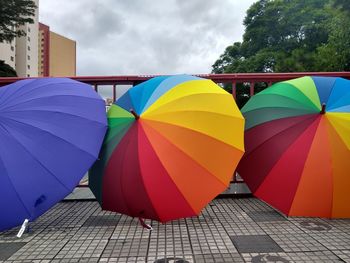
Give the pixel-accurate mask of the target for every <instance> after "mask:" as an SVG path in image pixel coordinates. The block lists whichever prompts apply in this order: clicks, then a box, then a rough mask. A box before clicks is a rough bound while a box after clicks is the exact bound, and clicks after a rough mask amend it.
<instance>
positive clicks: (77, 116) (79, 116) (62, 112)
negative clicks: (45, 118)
mask: <svg viewBox="0 0 350 263" xmlns="http://www.w3.org/2000/svg"><path fill="white" fill-rule="evenodd" d="M31 111H33V112H38V111H40V112H51V113H59V114H64V115H69V116H73V117H76V118H81V119H85V120H87V121H91V122H95V123H98V124H102V125H104V126H106V124H105V123H102V122H99V121H96V120H92V119H88V118H86V117H84V116H81V115H76V114H71V113H68V112H64V111H57V110H42V109H40V110H39V109H38V110H33V109H32V110H11V111H3V112H2V113H8V112H31ZM11 119H12V118H11ZM13 120H14V119H13Z"/></svg>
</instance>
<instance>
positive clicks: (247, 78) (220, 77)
mask: <svg viewBox="0 0 350 263" xmlns="http://www.w3.org/2000/svg"><path fill="white" fill-rule="evenodd" d="M156 76H159V75H125V76H77V77H69V78H71V79H74V80H78V81H81V82H84V83H87V84H91V85H133V84H136V83H139V82H143V81H146V80H148V79H150V78H152V77H156ZM195 76H198V77H202V78H207V79H211V80H213V81H214V82H217V83H232V82H233V81H235V82H237V83H242V82H249V83H250V82H277V81H283V80H288V79H293V78H299V77H303V76H328V77H343V78H348V79H350V72H293V73H234V74H195ZM21 79H25V78H0V86H3V85H8V84H11V83H13V82H15V81H17V80H21Z"/></svg>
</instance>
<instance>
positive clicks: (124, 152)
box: [119, 138, 134, 215]
mask: <svg viewBox="0 0 350 263" xmlns="http://www.w3.org/2000/svg"><path fill="white" fill-rule="evenodd" d="M130 142H131V138H128V143H127V147H125V148H126V149H128V148H129V144H130ZM125 158H126V151H123V162H122V164H123V166H122V169H124V166H125V165H124V163H125ZM119 184H120V188H121V192H122V196H123V199H124V202H125V206H126V208H127V209H128V211H129V214H130V215H132V214H134V213H132V211H131V209H130V207H129V205H128V202H127V200H128V199H127V198H126V197H125V194H124V193H125V190H124V185H123V178H122V176H119Z"/></svg>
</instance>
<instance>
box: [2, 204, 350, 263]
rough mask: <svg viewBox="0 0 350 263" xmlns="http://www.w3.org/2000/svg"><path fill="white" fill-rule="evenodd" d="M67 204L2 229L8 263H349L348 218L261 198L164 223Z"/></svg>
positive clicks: (210, 207)
mask: <svg viewBox="0 0 350 263" xmlns="http://www.w3.org/2000/svg"><path fill="white" fill-rule="evenodd" d="M146 222H147V223H149V224H151V225H152V227H153V230H152V231H148V230H146V229H144V228H142V227H141V226H140V225H139V223H138V220H137V219H132V218H130V217H127V216H123V215H119V214H114V213H111V212H106V211H101V209H100V208H99V205H98V204H97V203H96V202H94V201H85V202H82V201H76V202H61V203H59V204H57V205H56V206H55V207H54V208H53V209H51V210H50V211H48V212H47V213H46V214H45V215H44V216H42V217H40V218H39V219H38V220H37V221H36V222H33V223H31V225H30V232H29V233H26V234H24V236H23V237H22V238H20V239H19V238H16V233H17V231H18V228H16V229H13V230H11V231H7V232H2V233H1V232H0V263H2V262H35V263H47V262H54V263H55V262H57V263H58V262H115V263H117V262H124V263H129V262H130V263H132V262H152V263H153V262H157V263H166V262H173V263H187V262H196V263H214V262H253V263H258V262H282V263H284V262H350V220H344V219H343V220H340V219H339V220H326V219H319V218H285V217H284V216H281V215H280V214H278V213H277V212H276V211H274V210H273V209H272V208H270V207H269V206H268V205H266V204H265V203H263V202H261V201H259V200H257V199H255V198H241V199H233V198H232V199H229V198H226V199H216V200H214V201H213V202H212V203H211V204H209V205H208V207H207V208H206V209H205V210H204V211H203V213H202V214H201V215H200V216H198V217H193V218H188V219H182V220H177V221H173V222H170V223H167V224H160V223H158V222H154V221H150V220H148V221H146Z"/></svg>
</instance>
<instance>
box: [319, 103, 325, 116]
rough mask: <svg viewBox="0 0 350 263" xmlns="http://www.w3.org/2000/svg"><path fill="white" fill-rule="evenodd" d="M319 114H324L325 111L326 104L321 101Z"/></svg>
mask: <svg viewBox="0 0 350 263" xmlns="http://www.w3.org/2000/svg"><path fill="white" fill-rule="evenodd" d="M320 113H321V114H325V113H326V104H325V103H322V109H321V112H320Z"/></svg>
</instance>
